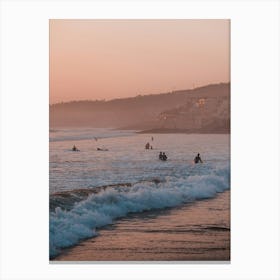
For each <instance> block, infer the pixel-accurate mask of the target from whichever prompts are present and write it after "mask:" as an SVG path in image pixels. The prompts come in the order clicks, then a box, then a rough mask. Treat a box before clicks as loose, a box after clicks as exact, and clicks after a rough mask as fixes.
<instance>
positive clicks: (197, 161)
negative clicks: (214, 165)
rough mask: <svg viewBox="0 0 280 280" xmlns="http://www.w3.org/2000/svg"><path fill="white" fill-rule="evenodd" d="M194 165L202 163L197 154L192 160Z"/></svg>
mask: <svg viewBox="0 0 280 280" xmlns="http://www.w3.org/2000/svg"><path fill="white" fill-rule="evenodd" d="M193 161H194V163H199V162H200V163H203V161H202V159H201V157H200V154H197V156H196V157H195V158H194V160H193Z"/></svg>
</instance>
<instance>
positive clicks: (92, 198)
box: [50, 166, 230, 258]
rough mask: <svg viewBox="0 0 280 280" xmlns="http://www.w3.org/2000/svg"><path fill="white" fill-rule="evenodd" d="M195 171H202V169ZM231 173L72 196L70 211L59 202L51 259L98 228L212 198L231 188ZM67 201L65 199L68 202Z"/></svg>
mask: <svg viewBox="0 0 280 280" xmlns="http://www.w3.org/2000/svg"><path fill="white" fill-rule="evenodd" d="M195 168H198V169H199V166H197V167H195ZM229 170H230V169H229V166H226V167H222V168H215V169H212V170H209V173H208V174H206V175H193V176H187V177H185V178H184V177H183V178H178V177H177V178H176V177H172V176H166V177H165V178H164V180H162V181H159V180H153V181H151V182H148V181H143V182H139V183H135V184H124V185H119V186H116V185H114V186H112V187H107V188H100V189H99V190H98V191H94V192H92V193H91V192H90V191H88V192H86V193H84V192H82V195H81V192H76V193H74V194H72V193H71V194H70V195H69V197H70V200H71V199H72V200H71V205H70V206H69V205H68V206H69V207H68V208H65V207H62V205H61V207H60V206H58V205H59V203H60V202H61V201H56V204H55V207H53V209H51V212H50V257H51V258H53V257H54V256H56V255H57V254H59V253H60V251H61V249H62V248H66V247H69V246H73V245H75V244H77V243H78V242H79V241H81V240H82V239H85V238H89V237H93V236H96V235H97V229H98V228H100V227H102V226H105V225H108V224H111V223H113V221H114V219H116V218H120V217H124V216H126V215H127V214H128V213H135V212H142V211H147V210H152V209H161V208H167V207H174V206H178V205H181V204H182V203H186V202H191V201H195V200H200V199H205V198H212V197H214V196H216V194H217V193H220V192H223V191H225V190H227V189H229V188H230V171H229ZM67 197H68V196H67V195H66V198H65V197H64V198H65V199H66V201H68V200H67ZM77 197H78V199H77ZM79 197H80V198H79ZM75 198H76V199H75ZM53 199H55V198H53ZM73 199H74V200H73ZM64 202H65V200H63V203H64ZM57 206H58V207H57Z"/></svg>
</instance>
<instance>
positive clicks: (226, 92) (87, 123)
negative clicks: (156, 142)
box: [50, 83, 230, 133]
mask: <svg viewBox="0 0 280 280" xmlns="http://www.w3.org/2000/svg"><path fill="white" fill-rule="evenodd" d="M229 123H230V84H229V83H220V84H211V85H207V86H203V87H199V88H195V89H190V90H180V91H173V92H168V93H161V94H153V95H138V96H136V97H130V98H121V99H113V100H109V101H105V100H96V101H90V100H87V101H72V102H67V103H56V104H53V105H50V127H51V128H57V127H111V128H122V129H135V130H149V131H154V132H168V131H169V130H172V131H182V132H183V131H184V132H198V133H200V132H201V133H203V132H205V133H216V132H217V133H228V132H229Z"/></svg>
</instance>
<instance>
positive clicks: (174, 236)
mask: <svg viewBox="0 0 280 280" xmlns="http://www.w3.org/2000/svg"><path fill="white" fill-rule="evenodd" d="M229 221H230V191H226V192H223V193H220V194H218V195H217V196H216V197H215V198H212V199H204V200H200V201H196V202H193V203H188V204H184V205H183V206H180V207H177V208H173V209H162V210H156V211H146V212H143V213H137V214H130V215H128V216H127V217H125V218H123V219H120V220H118V221H116V223H114V224H113V225H109V226H106V227H104V228H102V229H100V230H99V236H97V237H94V238H90V239H87V240H85V241H83V242H81V243H79V244H78V245H76V246H74V247H71V248H68V249H65V250H64V251H63V252H62V254H60V255H59V256H57V257H56V258H55V259H54V260H53V261H51V263H52V262H55V263H56V262H57V261H188V260H190V261H204V260H205V261H229V260H230V224H229Z"/></svg>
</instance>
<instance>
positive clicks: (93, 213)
mask: <svg viewBox="0 0 280 280" xmlns="http://www.w3.org/2000/svg"><path fill="white" fill-rule="evenodd" d="M229 139H230V137H229V135H224V134H216V135H209V134H203V135H199V134H138V133H136V132H134V131H119V130H113V129H59V130H51V131H50V206H52V207H50V257H54V256H56V255H57V254H59V253H60V252H61V249H63V248H65V247H69V246H72V245H75V244H77V243H79V242H80V241H81V240H82V239H85V238H89V237H93V236H95V235H97V234H98V230H99V228H100V227H102V226H105V225H108V224H112V223H114V222H115V221H116V219H117V218H120V217H125V216H127V215H128V214H129V213H138V212H143V211H146V210H155V209H164V208H167V207H176V206H180V205H182V204H185V203H188V202H192V201H195V200H201V199H205V198H212V197H215V196H216V195H217V194H218V193H220V192H223V191H225V190H228V189H229V188H230V166H229V160H230V154H229V149H230V144H229ZM148 142H149V143H150V145H151V146H152V149H149V150H146V149H145V144H146V143H148ZM73 145H75V146H76V147H77V148H78V149H79V151H78V152H73V151H72V150H71V149H72V147H73ZM98 148H100V149H103V150H104V151H98V150H97V149H98ZM160 151H161V152H165V153H166V155H167V157H168V160H167V161H165V162H164V161H160V160H159V159H158V155H159V152H160ZM197 153H200V155H201V158H202V160H203V164H196V165H195V164H194V163H193V159H194V157H195V156H196V154H197ZM104 186H110V187H107V188H106V187H105V188H100V187H104ZM85 190H88V191H87V192H86V195H85ZM94 190H98V191H96V192H94ZM91 192H92V193H91Z"/></svg>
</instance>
